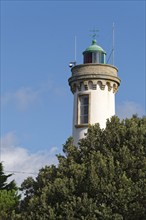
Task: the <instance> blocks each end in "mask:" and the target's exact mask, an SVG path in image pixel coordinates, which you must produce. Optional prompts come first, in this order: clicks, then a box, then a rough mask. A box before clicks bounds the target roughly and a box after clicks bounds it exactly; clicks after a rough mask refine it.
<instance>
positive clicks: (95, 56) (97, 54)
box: [83, 39, 106, 64]
mask: <svg viewBox="0 0 146 220" xmlns="http://www.w3.org/2000/svg"><path fill="white" fill-rule="evenodd" d="M83 57H84V63H100V64H102V63H103V64H105V63H106V52H105V51H104V50H103V49H102V48H101V47H100V46H98V45H97V43H96V40H95V39H94V40H92V45H90V46H89V47H88V48H87V49H86V50H85V51H84V52H83Z"/></svg>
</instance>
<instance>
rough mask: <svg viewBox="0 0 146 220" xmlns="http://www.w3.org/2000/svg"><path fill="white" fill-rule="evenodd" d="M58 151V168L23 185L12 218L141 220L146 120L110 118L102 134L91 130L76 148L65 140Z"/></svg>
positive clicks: (145, 196)
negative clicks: (60, 150)
mask: <svg viewBox="0 0 146 220" xmlns="http://www.w3.org/2000/svg"><path fill="white" fill-rule="evenodd" d="M63 152H64V155H58V156H57V157H58V161H59V164H58V166H57V167H56V166H49V167H48V166H46V167H44V168H42V169H41V170H40V172H39V174H38V176H37V178H36V180H33V179H32V178H29V179H27V180H25V181H24V183H23V184H22V190H23V192H24V194H25V198H24V199H23V200H22V203H21V206H20V214H19V216H17V217H15V219H22V220H23V219H28V220H29V219H30V220H33V219H35V220H46V219H50V220H59V219H62V220H96V219H97V220H145V219H146V118H145V117H143V118H138V117H137V116H133V117H132V118H131V119H125V120H123V121H121V122H120V120H119V119H118V118H117V117H113V118H112V119H111V121H109V120H108V121H107V127H106V129H105V130H101V129H100V127H99V125H98V124H97V125H95V126H91V127H89V129H88V133H87V135H86V137H85V138H84V139H82V140H80V142H79V146H78V147H76V146H73V139H72V138H69V139H68V140H67V142H66V144H65V145H64V146H63Z"/></svg>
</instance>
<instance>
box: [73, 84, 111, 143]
mask: <svg viewBox="0 0 146 220" xmlns="http://www.w3.org/2000/svg"><path fill="white" fill-rule="evenodd" d="M89 93H90V124H91V125H93V124H95V123H99V124H100V127H101V128H105V127H106V120H107V119H108V118H110V117H111V116H113V115H115V93H113V90H112V89H111V91H108V87H107V85H106V86H105V89H104V90H101V88H100V87H99V85H97V89H96V90H92V89H90V88H89V89H88V90H85V89H84V87H82V89H81V91H76V92H75V93H74V105H73V106H74V107H73V108H74V109H73V138H74V144H75V145H77V144H78V141H79V139H82V138H84V137H85V136H84V134H85V133H87V129H88V128H87V127H82V128H79V127H76V126H75V125H77V104H78V103H77V97H78V94H89Z"/></svg>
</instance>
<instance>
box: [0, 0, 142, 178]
mask: <svg viewBox="0 0 146 220" xmlns="http://www.w3.org/2000/svg"><path fill="white" fill-rule="evenodd" d="M113 22H114V24H115V66H116V67H118V69H119V73H118V74H119V77H120V78H121V85H120V87H119V91H118V93H117V95H116V112H117V115H118V116H119V117H121V118H124V117H130V116H131V115H132V114H133V113H138V114H139V116H142V115H144V114H145V79H146V78H145V50H146V47H145V39H146V36H145V33H146V31H145V25H146V24H145V1H1V101H2V102H1V151H2V154H1V160H2V161H4V164H5V166H6V169H7V170H13V171H14V170H16V171H23V172H27V173H31V172H37V171H38V169H39V168H40V167H41V166H44V165H45V164H50V163H57V161H56V159H55V156H54V155H55V154H56V153H58V152H62V144H64V143H65V141H66V139H67V138H68V137H69V136H70V135H71V134H72V108H73V95H72V93H71V92H70V88H69V85H68V78H69V77H70V76H71V72H70V68H69V67H68V63H69V62H70V61H72V60H74V38H75V36H76V39H77V52H76V53H77V55H76V56H77V63H78V64H80V63H82V52H83V51H84V50H85V49H86V48H87V47H88V46H89V45H90V44H91V40H92V38H91V36H90V34H91V32H90V30H91V29H93V28H97V29H99V36H98V38H97V42H98V44H99V45H100V46H101V47H102V48H103V49H104V50H105V51H106V52H107V58H108V57H109V54H110V52H111V49H112V24H113ZM14 152H15V153H14ZM20 158H21V159H20ZM26 175H27V174H26ZM24 176H25V175H21V180H22V179H23V178H24ZM15 177H16V178H17V179H18V178H20V175H17V174H15Z"/></svg>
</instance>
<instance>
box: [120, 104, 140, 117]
mask: <svg viewBox="0 0 146 220" xmlns="http://www.w3.org/2000/svg"><path fill="white" fill-rule="evenodd" d="M133 114H137V115H138V116H140V117H141V116H143V115H144V109H143V107H142V106H141V105H140V104H138V103H135V102H132V101H125V102H122V103H121V104H119V105H117V107H116V115H117V116H118V117H119V118H121V119H124V118H130V117H131V116H132V115H133Z"/></svg>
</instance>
